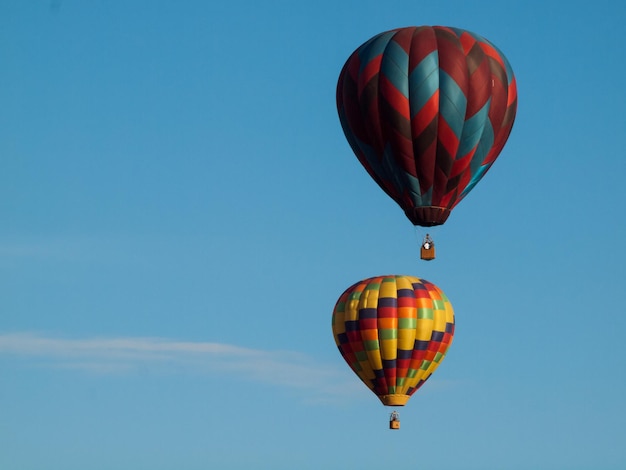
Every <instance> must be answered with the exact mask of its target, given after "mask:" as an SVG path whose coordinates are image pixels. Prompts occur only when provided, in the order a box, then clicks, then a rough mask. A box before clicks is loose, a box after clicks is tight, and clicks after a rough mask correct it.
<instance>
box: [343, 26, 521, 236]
mask: <svg viewBox="0 0 626 470" xmlns="http://www.w3.org/2000/svg"><path fill="white" fill-rule="evenodd" d="M337 109H338V112H339V119H340V121H341V126H342V127H343V131H344V133H345V135H346V138H347V140H348V142H349V143H350V146H351V147H352V150H353V151H354V153H355V154H356V156H357V158H358V159H359V161H360V162H361V164H362V165H363V166H364V167H365V169H366V170H367V172H368V173H369V174H370V176H371V177H372V178H373V179H374V180H375V181H376V183H378V185H379V186H380V187H381V188H382V189H383V190H384V191H385V192H386V193H387V194H388V195H389V196H390V197H391V198H392V199H393V200H394V201H395V202H396V203H397V204H398V205H399V206H400V207H401V208H402V209H403V210H404V212H405V214H406V216H407V217H408V219H409V220H410V221H411V222H412V223H413V224H414V225H416V226H418V225H419V226H423V227H431V226H435V225H441V224H443V223H444V222H445V221H446V219H447V218H448V216H449V215H450V211H451V210H452V209H453V208H454V207H455V206H456V205H457V204H458V203H459V202H460V201H461V200H462V199H463V198H464V197H465V196H466V195H467V194H468V193H469V192H470V191H471V190H472V188H473V187H474V186H475V185H476V184H477V183H478V182H479V181H480V179H481V178H482V177H483V176H484V175H485V173H486V172H487V170H489V168H490V167H491V165H492V164H493V162H494V161H495V159H496V158H497V157H498V154H499V153H500V151H501V150H502V148H503V147H504V144H505V142H506V140H507V138H508V136H509V134H510V132H511V128H512V127H513V121H514V120H515V112H516V109H517V89H516V82H515V76H514V75H513V70H512V69H511V66H510V65H509V62H508V61H507V59H506V58H505V57H504V55H503V54H502V53H501V52H500V51H499V50H498V49H497V48H496V47H495V46H494V45H493V44H491V43H490V42H489V41H487V40H486V39H484V38H482V37H481V36H478V35H476V34H474V33H471V32H469V31H465V30H462V29H458V28H451V27H445V26H418V27H407V28H400V29H395V30H392V31H387V32H384V33H381V34H379V35H377V36H374V37H373V38H371V39H370V40H369V41H367V42H365V43H364V44H363V45H361V46H360V47H359V48H358V49H357V50H356V51H355V52H354V53H353V54H352V55H351V56H350V58H349V59H348V61H347V62H346V64H345V65H344V67H343V70H342V71H341V74H340V76H339V82H338V84H337Z"/></svg>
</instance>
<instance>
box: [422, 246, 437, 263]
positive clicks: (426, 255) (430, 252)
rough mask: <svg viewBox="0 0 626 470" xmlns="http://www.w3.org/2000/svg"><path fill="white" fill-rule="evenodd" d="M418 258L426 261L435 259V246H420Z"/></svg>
mask: <svg viewBox="0 0 626 470" xmlns="http://www.w3.org/2000/svg"><path fill="white" fill-rule="evenodd" d="M420 258H422V259H423V260H426V261H430V260H433V259H435V245H430V246H429V247H428V248H426V247H425V246H424V245H422V249H421V250H420Z"/></svg>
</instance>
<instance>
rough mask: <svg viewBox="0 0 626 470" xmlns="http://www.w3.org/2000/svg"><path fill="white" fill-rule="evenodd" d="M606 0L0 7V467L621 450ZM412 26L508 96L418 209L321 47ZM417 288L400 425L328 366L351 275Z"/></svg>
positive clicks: (615, 132) (625, 235)
mask: <svg viewBox="0 0 626 470" xmlns="http://www.w3.org/2000/svg"><path fill="white" fill-rule="evenodd" d="M625 20H626V3H624V2H620V1H617V0H614V1H595V2H582V1H570V2H563V1H561V0H559V1H547V0H541V1H510V2H506V1H503V2H493V1H472V2H469V1H465V0H458V1H433V0H429V1H421V0H413V1H400V0H396V1H394V0H390V1H384V2H383V1H370V0H366V1H341V0H332V1H331V0H319V1H315V2H298V1H293V0H284V1H271V0H270V1H265V2H256V1H252V0H232V1H223V2H222V1H220V2H218V1H206V2H204V1H182V2H176V1H154V0H150V1H148V0H145V1H121V0H119V1H104V0H102V1H96V0H93V1H77V0H45V1H44V0H33V1H22V0H4V1H2V2H0V70H1V71H0V167H1V171H0V405H1V408H2V411H1V412H0V468H2V469H7V470H40V469H45V470H85V469H89V470H109V469H116V470H119V469H122V470H123V469H132V470H136V469H150V470H162V469H163V470H165V469H185V470H195V469H218V468H219V469H222V470H236V469H266V468H267V469H274V470H280V469H289V470H292V469H311V470H313V469H314V470H318V469H321V468H324V469H329V470H334V469H351V468H354V469H357V468H358V469H375V468H381V467H383V468H387V467H394V468H396V467H398V468H400V467H402V468H418V469H432V468H437V469H440V470H446V469H454V470H458V469H476V470H489V469H493V470H501V469H512V470H514V469H520V470H521V469H523V470H527V469H550V470H558V469H567V470H576V469H580V470H583V469H584V470H587V469H591V468H593V469H594V470H617V469H624V468H626V446H625V443H626V427H625V424H624V423H625V422H626V405H625V404H624V396H625V395H626V344H625V343H624V335H625V334H626V318H625V315H624V313H625V306H624V301H623V299H624V291H625V289H626V288H625V287H624V286H625V282H624V281H625V278H626V267H625V265H626V248H625V240H626V224H625V222H624V219H625V216H626V211H625V209H624V204H623V200H624V197H625V195H626V194H625V192H626V191H625V189H624V184H623V178H624V174H626V156H625V153H624V144H623V142H624V136H625V132H626V118H625V117H624V116H625V114H624V112H623V109H624V106H625V105H626V92H625V87H624V76H625V75H626V65H625V61H624V58H625V52H624V44H626V28H625V27H624V23H625ZM421 24H430V25H433V24H438V25H448V26H456V27H460V28H464V29H468V30H470V31H474V32H476V33H478V34H480V35H482V36H484V37H486V38H488V39H489V40H490V41H492V42H493V43H494V44H496V45H497V46H498V47H499V48H500V49H501V50H502V51H503V52H504V54H505V55H506V56H507V57H508V59H509V61H510V62H511V64H512V66H513V69H514V71H515V73H516V76H517V81H518V93H519V107H518V114H517V120H516V123H515V125H514V128H513V132H512V134H511V137H510V139H509V141H508V143H507V145H506V147H505V149H504V151H503V152H502V154H501V156H500V158H499V159H498V161H497V162H496V164H495V165H494V166H493V168H492V169H491V170H490V172H489V173H488V174H487V176H486V177H485V178H484V179H483V180H482V181H481V182H480V184H479V185H478V186H477V187H476V188H475V189H474V190H473V191H472V193H471V194H470V195H469V196H468V197H467V198H466V199H465V200H464V201H463V202H462V203H461V204H460V205H459V206H457V208H456V209H455V210H454V212H453V213H452V215H451V217H450V219H449V220H448V222H447V223H446V224H445V225H444V226H442V227H439V228H437V229H435V230H433V231H431V233H432V234H433V235H434V237H435V241H436V242H437V248H438V253H437V254H438V257H437V259H436V260H435V261H433V262H431V263H426V262H423V261H420V260H419V259H418V245H419V241H420V240H421V237H422V236H423V232H420V231H418V232H417V233H416V231H415V229H414V228H413V226H412V225H411V224H410V223H409V222H408V220H406V219H405V217H404V214H403V213H402V211H401V210H400V209H399V208H397V207H396V206H395V204H394V203H393V202H392V201H391V200H390V199H389V198H388V197H387V196H386V195H385V194H384V193H383V192H382V191H381V190H380V189H379V188H378V187H377V186H376V185H375V184H374V182H373V181H372V180H371V179H370V178H369V177H368V176H367V174H366V172H365V171H364V170H363V169H362V167H361V166H360V165H359V163H358V162H357V160H356V158H355V157H354V155H353V154H352V151H351V150H350V148H349V146H348V144H347V142H346V140H345V138H344V136H343V133H342V130H341V126H340V124H339V120H338V117H337V112H336V108H335V86H336V80H337V77H338V75H339V72H340V70H341V67H342V65H343V63H344V62H345V60H346V59H347V58H348V56H349V55H350V53H351V52H352V51H353V50H354V49H355V48H356V47H358V46H359V45H360V44H361V43H363V42H364V41H366V40H367V39H369V38H370V37H371V36H373V35H375V34H377V33H379V32H382V31H385V30H388V29H392V28H396V27H401V26H411V25H421ZM381 274H411V275H415V276H418V277H423V278H425V279H427V280H429V281H431V282H434V283H435V284H437V285H438V286H439V287H441V288H442V289H443V290H444V291H445V292H446V294H447V295H448V297H449V298H450V300H451V302H452V304H453V306H454V308H455V312H456V320H457V330H456V335H455V340H454V343H453V344H452V346H451V348H450V350H449V353H448V356H447V357H446V359H445V361H444V362H443V364H442V366H441V367H440V368H439V369H438V370H437V372H436V373H435V374H434V375H433V378H432V379H431V380H430V381H429V382H428V383H427V384H426V385H425V386H424V387H423V388H422V389H420V390H419V391H418V393H416V394H415V395H414V396H413V397H412V399H411V401H410V402H409V405H408V406H406V407H404V408H402V409H401V410H400V411H401V417H402V429H401V430H400V431H397V432H396V431H390V430H389V429H387V418H388V413H389V412H390V411H391V410H390V409H388V408H385V407H383V406H382V405H381V404H380V403H379V402H378V400H377V399H376V397H375V396H374V395H373V394H372V393H371V392H369V390H367V389H366V387H365V386H364V385H363V384H361V383H360V381H359V380H358V379H357V378H356V376H354V375H353V373H352V372H351V371H350V370H349V368H348V367H347V365H346V364H345V363H344V362H343V359H342V358H341V357H340V355H339V353H338V352H337V350H336V346H335V344H334V341H333V338H332V334H331V328H330V319H331V313H332V309H333V306H334V303H335V301H336V300H337V298H338V297H339V295H340V294H341V293H342V292H343V290H344V289H345V288H347V287H348V286H349V285H351V284H352V283H354V282H356V281H358V280H360V279H363V278H366V277H369V276H373V275H381Z"/></svg>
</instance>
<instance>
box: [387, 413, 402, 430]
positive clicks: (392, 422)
mask: <svg viewBox="0 0 626 470" xmlns="http://www.w3.org/2000/svg"><path fill="white" fill-rule="evenodd" d="M389 429H400V413H398V412H397V411H394V412H393V413H391V415H389Z"/></svg>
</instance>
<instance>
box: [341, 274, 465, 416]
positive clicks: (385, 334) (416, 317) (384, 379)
mask: <svg viewBox="0 0 626 470" xmlns="http://www.w3.org/2000/svg"><path fill="white" fill-rule="evenodd" d="M332 328H333V335H334V337H335V342H336V343H337V347H338V348H339V352H340V353H341V355H342V356H343V358H344V359H345V361H346V362H347V363H348V365H349V366H350V368H352V370H353V371H354V372H355V373H356V374H357V375H358V376H359V378H360V379H361V380H362V381H363V382H364V383H365V385H367V386H368V387H369V388H370V389H371V390H372V391H373V392H374V393H375V394H376V395H377V396H378V398H379V399H380V400H381V401H382V402H383V404H385V405H389V406H402V405H404V404H406V402H407V401H408V399H409V397H410V396H411V395H412V394H413V393H414V392H415V391H416V390H417V389H419V388H420V387H421V386H422V385H423V384H424V382H426V380H428V378H429V377H430V376H431V374H432V373H433V372H434V370H435V369H436V368H437V367H438V366H439V364H440V363H441V361H442V360H443V358H444V356H445V354H446V351H447V350H448V348H449V346H450V344H451V343H452V337H453V335H454V311H453V310H452V305H451V304H450V301H449V300H448V299H447V297H446V296H445V294H444V293H443V292H442V291H441V290H440V289H439V288H438V287H437V286H435V285H434V284H431V283H430V282H428V281H425V280H423V279H419V278H416V277H412V276H396V275H390V276H379V277H372V278H369V279H365V280H363V281H360V282H357V283H356V284H354V285H353V286H352V287H350V288H349V289H347V290H346V291H345V292H344V293H343V294H342V295H341V297H340V298H339V300H338V301H337V304H336V305H335V309H334V311H333V320H332Z"/></svg>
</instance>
